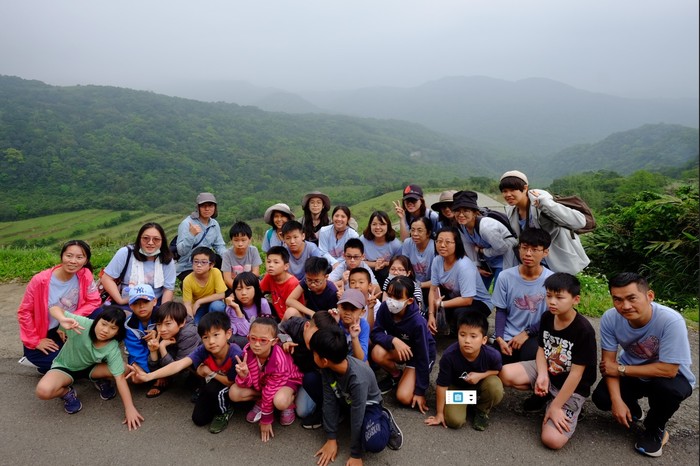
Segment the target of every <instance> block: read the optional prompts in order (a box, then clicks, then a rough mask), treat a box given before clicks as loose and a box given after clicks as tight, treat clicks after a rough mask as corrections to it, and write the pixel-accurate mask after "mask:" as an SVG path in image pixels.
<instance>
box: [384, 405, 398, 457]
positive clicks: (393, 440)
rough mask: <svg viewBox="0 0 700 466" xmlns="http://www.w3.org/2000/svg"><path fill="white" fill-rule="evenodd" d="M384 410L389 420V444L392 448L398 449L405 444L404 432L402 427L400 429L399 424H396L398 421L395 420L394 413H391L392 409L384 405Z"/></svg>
mask: <svg viewBox="0 0 700 466" xmlns="http://www.w3.org/2000/svg"><path fill="white" fill-rule="evenodd" d="M382 411H383V412H384V415H385V416H386V417H387V419H388V421H389V431H390V432H389V443H387V446H388V447H389V448H391V449H392V450H398V449H399V448H401V447H402V446H403V433H402V432H401V429H399V426H398V424H396V421H395V420H394V415H393V414H391V411H389V410H388V409H386V408H384V407H382Z"/></svg>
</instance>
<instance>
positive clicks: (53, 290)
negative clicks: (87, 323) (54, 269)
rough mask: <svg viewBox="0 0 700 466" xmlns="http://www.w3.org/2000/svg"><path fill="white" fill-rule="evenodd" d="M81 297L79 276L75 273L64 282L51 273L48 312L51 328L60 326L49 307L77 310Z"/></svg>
mask: <svg viewBox="0 0 700 466" xmlns="http://www.w3.org/2000/svg"><path fill="white" fill-rule="evenodd" d="M79 299H80V283H79V282H78V276H77V275H73V276H72V277H71V278H70V279H69V280H68V281H66V282H64V281H61V280H59V279H58V278H56V277H55V276H54V275H53V274H52V275H51V281H50V282H49V307H48V308H46V312H48V313H49V330H51V329H54V328H56V327H58V321H57V320H56V319H54V318H53V316H52V315H51V313H50V312H49V308H51V307H53V306H58V307H60V308H61V309H63V310H64V311H68V312H71V313H73V312H75V310H76V309H77V308H78V300H79Z"/></svg>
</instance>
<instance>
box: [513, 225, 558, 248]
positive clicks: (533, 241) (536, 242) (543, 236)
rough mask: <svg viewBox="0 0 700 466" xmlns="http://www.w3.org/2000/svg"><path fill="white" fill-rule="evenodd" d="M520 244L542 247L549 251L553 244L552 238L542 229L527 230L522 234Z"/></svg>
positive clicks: (519, 239)
mask: <svg viewBox="0 0 700 466" xmlns="http://www.w3.org/2000/svg"><path fill="white" fill-rule="evenodd" d="M518 244H527V245H528V246H535V247H537V246H542V247H543V248H545V249H547V248H549V245H550V244H552V237H551V236H550V234H549V233H547V232H546V231H545V230H543V229H541V228H526V229H524V230H523V231H522V232H521V233H520V237H519V238H518Z"/></svg>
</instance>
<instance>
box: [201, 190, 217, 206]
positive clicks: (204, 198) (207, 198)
mask: <svg viewBox="0 0 700 466" xmlns="http://www.w3.org/2000/svg"><path fill="white" fill-rule="evenodd" d="M205 202H213V203H214V204H216V198H215V197H214V195H213V194H212V193H199V195H198V196H197V205H200V204H204V203H205Z"/></svg>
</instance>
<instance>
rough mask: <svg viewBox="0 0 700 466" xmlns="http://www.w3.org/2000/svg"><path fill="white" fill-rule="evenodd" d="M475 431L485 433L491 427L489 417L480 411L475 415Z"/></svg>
mask: <svg viewBox="0 0 700 466" xmlns="http://www.w3.org/2000/svg"><path fill="white" fill-rule="evenodd" d="M473 426H474V430H478V431H484V430H486V428H487V427H488V426H489V415H488V414H486V413H485V412H484V411H481V410H479V409H477V410H476V413H475V414H474V423H473Z"/></svg>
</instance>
